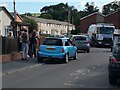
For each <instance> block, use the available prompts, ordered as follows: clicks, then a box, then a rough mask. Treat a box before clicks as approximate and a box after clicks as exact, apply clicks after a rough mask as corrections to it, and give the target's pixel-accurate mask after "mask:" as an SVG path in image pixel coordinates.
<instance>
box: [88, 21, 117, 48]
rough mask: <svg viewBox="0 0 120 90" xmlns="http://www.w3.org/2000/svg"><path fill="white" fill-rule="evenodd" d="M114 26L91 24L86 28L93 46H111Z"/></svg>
mask: <svg viewBox="0 0 120 90" xmlns="http://www.w3.org/2000/svg"><path fill="white" fill-rule="evenodd" d="M114 31H115V26H113V25H112V24H107V23H98V24H92V25H90V26H89V28H88V35H89V36H90V38H91V42H92V45H93V46H106V45H107V46H111V45H112V42H113V33H114Z"/></svg>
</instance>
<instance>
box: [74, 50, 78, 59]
mask: <svg viewBox="0 0 120 90" xmlns="http://www.w3.org/2000/svg"><path fill="white" fill-rule="evenodd" d="M76 59H77V51H76V52H75V55H74V57H73V60H76Z"/></svg>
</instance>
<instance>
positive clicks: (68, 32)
mask: <svg viewBox="0 0 120 90" xmlns="http://www.w3.org/2000/svg"><path fill="white" fill-rule="evenodd" d="M70 17H71V15H70V10H68V28H67V36H68V35H69V33H70V32H69V26H70Z"/></svg>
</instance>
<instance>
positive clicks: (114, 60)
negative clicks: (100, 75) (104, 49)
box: [108, 43, 120, 84]
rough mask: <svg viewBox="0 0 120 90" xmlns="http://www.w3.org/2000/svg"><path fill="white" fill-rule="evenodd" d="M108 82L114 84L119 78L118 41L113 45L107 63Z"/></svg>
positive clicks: (119, 50)
mask: <svg viewBox="0 0 120 90" xmlns="http://www.w3.org/2000/svg"><path fill="white" fill-rule="evenodd" d="M108 72H109V82H110V84H115V83H116V81H117V79H120V43H117V44H116V46H115V47H114V49H113V51H112V54H111V55H110V57H109V64H108Z"/></svg>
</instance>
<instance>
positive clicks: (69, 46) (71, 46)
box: [65, 40, 75, 57]
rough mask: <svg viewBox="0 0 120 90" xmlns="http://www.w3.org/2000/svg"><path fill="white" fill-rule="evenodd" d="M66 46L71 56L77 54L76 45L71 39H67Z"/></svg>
mask: <svg viewBox="0 0 120 90" xmlns="http://www.w3.org/2000/svg"><path fill="white" fill-rule="evenodd" d="M65 46H66V48H67V51H68V53H69V57H73V56H74V55H75V47H74V46H73V44H72V42H71V41H70V40H66V41H65Z"/></svg>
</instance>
